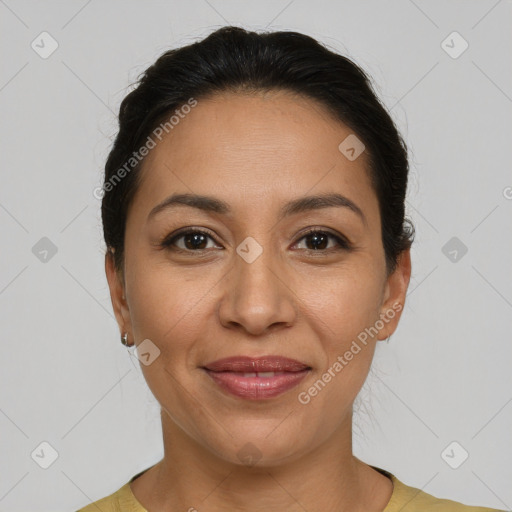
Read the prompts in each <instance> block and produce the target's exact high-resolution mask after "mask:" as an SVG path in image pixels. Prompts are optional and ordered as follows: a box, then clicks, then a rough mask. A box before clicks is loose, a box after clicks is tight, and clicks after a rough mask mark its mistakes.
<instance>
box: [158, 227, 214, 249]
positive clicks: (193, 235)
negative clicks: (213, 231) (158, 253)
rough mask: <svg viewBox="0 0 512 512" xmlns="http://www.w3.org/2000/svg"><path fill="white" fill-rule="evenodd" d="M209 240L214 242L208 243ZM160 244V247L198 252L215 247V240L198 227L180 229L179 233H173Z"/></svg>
mask: <svg viewBox="0 0 512 512" xmlns="http://www.w3.org/2000/svg"><path fill="white" fill-rule="evenodd" d="M209 241H212V242H214V244H213V245H208V243H209ZM161 245H162V247H167V248H177V249H180V250H182V251H190V252H196V251H197V252H198V251H203V250H206V249H211V248H213V247H217V246H216V245H215V240H214V239H213V238H212V236H211V235H210V234H209V233H208V232H206V231H202V230H198V229H194V230H189V231H182V232H181V233H178V234H175V235H173V236H172V237H171V238H167V239H166V240H164V241H163V242H162V244H161Z"/></svg>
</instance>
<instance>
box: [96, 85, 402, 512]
mask: <svg viewBox="0 0 512 512" xmlns="http://www.w3.org/2000/svg"><path fill="white" fill-rule="evenodd" d="M350 133H351V130H350V129H349V128H347V127H346V126H345V125H343V124H341V123H340V122H339V121H336V120H334V119H333V118H332V117H331V116H330V115H329V113H328V112H327V111H326V110H325V109H324V107H323V106H322V105H320V104H318V103H316V102H315V101H313V100H310V99H306V98H303V97H299V96H296V95H293V94H291V93H289V92H284V91H272V92H267V93H251V94H241V93H239V94H235V93H222V94H216V95H215V96H212V97H209V98H208V99H201V98H200V99H198V104H197V106H196V107H194V108H193V109H192V110H191V112H190V113H189V114H187V115H186V116H185V118H184V119H182V120H180V122H179V124H178V125H177V126H175V127H174V129H173V130H172V131H171V132H170V133H169V134H168V135H167V136H166V137H165V138H164V139H163V140H162V142H161V143H159V144H158V145H157V147H156V148H154V149H153V150H151V152H150V154H149V155H148V157H147V158H146V160H145V163H144V168H143V170H142V173H143V174H142V178H143V179H142V183H141V186H140V188H139V189H138V191H137V193H136V195H135V197H134V200H133V202H132V204H131V206H130V208H129V212H128V217H127V223H126V238H125V259H124V271H123V272H116V270H115V268H114V264H113V259H112V258H111V257H110V255H109V254H107V256H106V259H105V269H106V274H107V278H108V283H109V287H110V292H111V298H112V304H113V308H114V312H115V315H116V318H117V321H118V323H119V327H120V330H121V332H128V335H129V340H130V341H131V342H133V341H134V340H135V343H136V344H139V343H140V342H142V341H143V340H145V339H150V340H151V341H152V342H153V343H154V344H155V345H156V346H157V347H158V348H159V350H160V355H159V357H157V358H156V359H155V360H154V361H153V362H152V363H151V364H150V365H148V366H145V365H143V364H141V368H142V371H143V373H144V377H145V379H146V381H147V383H148V386H149V388H150V389H151V391H152V392H153V394H154V396H155V397H156V399H157V400H158V402H159V403H160V405H161V407H162V415H161V416H162V429H163V442H164V457H163V459H162V460H161V461H160V462H159V463H158V464H156V465H155V466H153V467H152V468H151V469H150V470H149V471H147V472H146V473H144V474H143V475H142V476H140V477H139V478H138V479H136V480H135V481H134V482H132V484H131V489H132V491H133V493H134V495H135V497H136V498H137V500H138V501H139V502H140V503H141V504H142V505H143V506H144V507H145V508H147V509H148V510H189V509H190V508H191V507H195V508H196V509H198V510H201V511H209V512H217V511H221V510H222V511H225V510H231V511H239V510H240V511H241V510H244V511H245V512H253V511H254V512H255V511H264V510H265V511H267V510H282V511H301V512H303V511H304V510H308V511H315V510H325V511H334V510H336V511H338V512H345V511H347V512H348V511H351V512H354V511H359V510H360V511H363V510H364V511H382V510H383V509H384V508H385V506H386V504H387V503H388V502H389V499H390V497H391V494H392V483H391V480H389V479H388V478H387V477H385V476H384V475H382V474H380V473H378V472H377V471H375V470H374V469H373V468H371V467H370V466H368V465H367V464H365V463H363V462H362V461H360V460H359V459H357V458H356V457H355V456H354V455H353V454H352V407H353V402H354V400H355V398H356V396H357V394H358V393H359V391H360V389H361V387H362V386H363V384H364V381H365V380H366V377H367V375H368V371H369V368H370V365H371V362H372V358H373V354H374V350H375V345H376V344H377V342H378V340H384V339H386V338H387V337H388V336H390V335H391V334H392V333H393V332H394V331H395V329H396V327H397V325H398V322H399V319H400V312H397V313H396V314H395V316H394V318H393V319H391V320H389V321H388V322H387V323H385V324H384V327H383V328H382V329H381V330H380V331H379V333H378V334H377V335H376V336H375V337H374V338H369V341H368V343H367V345H366V346H364V345H361V347H362V350H361V351H360V352H359V353H358V354H357V355H355V356H354V357H353V359H352V360H351V361H350V362H349V364H347V365H346V366H345V367H344V368H343V370H342V371H341V372H339V373H337V374H336V377H334V378H332V380H331V382H329V383H328V384H327V385H326V386H325V387H324V388H323V389H322V390H321V392H319V393H318V394H317V396H315V397H314V398H312V399H311V401H310V402H309V403H308V404H307V405H304V404H301V403H300V402H299V401H298V394H299V392H301V391H304V390H306V391H307V390H308V388H310V387H311V386H312V384H313V383H314V382H316V381H317V380H318V379H319V378H321V376H322V374H323V373H324V372H325V371H326V370H327V369H328V368H329V367H331V366H332V365H333V363H334V362H335V361H336V360H337V357H338V356H340V355H341V356H342V355H343V354H344V353H345V352H346V351H347V350H348V349H349V348H350V346H351V343H352V341H353V340H355V339H357V336H358V334H359V333H361V332H362V331H364V329H365V328H367V327H369V326H372V325H374V324H375V322H376V321H377V320H379V318H380V317H379V315H380V314H383V313H385V312H386V311H389V310H392V309H393V308H392V305H393V304H397V303H398V304H401V305H402V306H403V305H404V303H405V296H406V291H407V287H408V285H409V279H410V273H411V262H410V253H409V251H406V252H404V253H402V255H401V258H400V261H399V265H398V267H397V269H396V271H395V272H394V273H393V274H391V275H387V273H386V266H385V258H384V249H383V245H382V239H381V219H380V214H379V209H378V202H377V197H376V195H375V193H374V191H373V189H372V188H371V185H370V181H369V178H368V175H367V171H366V166H367V158H366V153H365V152H363V153H362V154H361V156H360V157H358V158H357V159H356V160H354V161H349V160H348V159H347V158H346V157H345V156H344V155H343V154H342V153H341V152H340V151H339V150H338V145H339V144H340V142H341V141H343V140H344V139H345V138H346V137H347V136H348V135H349V134H350ZM332 192H337V193H339V194H343V195H344V196H346V197H348V198H349V199H350V200H352V201H353V202H354V203H355V204H357V205H358V207H359V208H360V209H361V210H362V212H363V213H364V216H365V219H366V223H365V222H363V221H362V219H361V218H360V217H359V216H358V215H356V214H355V213H354V212H353V211H352V210H350V209H349V208H346V207H345V208H343V207H328V208H317V209H315V210H312V211H303V212H299V213H296V214H294V215H290V216H288V217H285V218H283V219H281V220H279V218H278V214H279V210H280V208H281V207H282V206H283V205H284V204H285V203H287V202H288V201H290V200H294V199H297V198H300V197H304V196H309V195H317V194H324V193H332ZM175 193H190V194H200V195H208V196H214V197H215V198H218V199H221V200H223V201H225V202H226V203H228V205H229V206H230V208H231V213H229V214H221V213H215V212H206V211H202V210H200V209H197V208H193V207H190V206H174V207H172V208H169V209H167V210H163V211H161V212H160V213H158V214H157V215H155V216H154V217H152V218H151V219H150V220H148V214H149V212H150V211H151V210H152V208H153V207H155V205H157V204H159V203H160V202H161V201H163V200H164V199H165V198H167V197H168V196H170V195H171V194H175ZM183 227H194V228H202V229H206V230H209V231H210V232H211V234H212V238H211V239H210V238H206V239H205V240H204V244H203V245H201V243H200V242H199V247H200V248H202V249H203V250H198V249H196V248H195V247H197V245H194V244H193V241H192V243H191V242H190V241H189V242H186V239H185V238H183V237H181V238H180V239H178V240H176V242H175V244H176V245H177V246H178V248H179V247H181V249H182V251H181V252H179V250H178V248H175V249H174V250H173V248H172V246H170V247H167V248H162V247H161V246H159V243H160V242H161V241H162V240H163V239H164V238H166V237H168V235H170V234H171V233H174V232H176V231H177V230H178V229H180V228H183ZM309 227H314V228H318V230H319V231H320V230H322V231H327V232H329V233H334V235H341V236H343V237H346V238H347V239H348V240H349V241H350V242H351V243H352V245H353V249H352V250H345V249H343V248H339V247H338V244H337V242H336V239H333V238H331V237H328V238H327V239H323V240H322V243H324V245H322V244H320V249H317V250H316V251H315V250H313V248H314V247H315V242H314V240H312V238H311V236H308V237H306V238H304V231H305V230H306V229H307V228H309ZM248 236H251V237H253V238H254V239H255V240H256V241H257V242H258V243H259V244H260V246H261V247H262V249H263V252H262V254H261V255H260V256H259V257H258V258H257V259H256V260H255V261H254V262H252V263H247V262H246V261H245V260H244V259H243V258H241V257H240V256H239V255H238V254H237V252H236V248H237V247H238V246H239V245H240V244H241V243H242V242H243V241H244V240H245V239H246V238H247V237H248ZM308 249H309V250H308ZM267 354H271V355H283V356H286V357H290V358H293V359H297V360H299V361H302V362H305V363H306V364H308V365H309V366H311V367H312V370H311V371H310V373H309V374H308V375H307V376H306V378H305V379H304V380H303V381H302V382H301V383H300V385H299V386H298V387H296V388H294V389H291V390H289V391H287V392H286V393H284V394H282V395H280V396H278V397H274V398H272V399H267V400H261V401H249V400H244V399H242V398H238V397H234V396H232V395H229V394H227V393H226V392H224V391H222V390H221V389H220V388H219V387H217V385H216V384H214V383H213V381H212V380H211V378H210V377H209V376H208V375H207V374H206V373H205V372H204V370H202V369H201V366H203V365H205V364H206V363H208V362H212V361H215V360H217V359H220V358H224V357H229V356H234V355H249V356H255V357H257V356H262V355H267ZM247 443H252V445H254V447H255V450H257V454H258V457H259V460H258V461H257V463H256V464H255V465H254V464H250V463H249V464H247V463H244V462H243V461H242V460H241V459H240V458H239V457H238V453H239V451H240V450H241V449H242V447H244V445H246V444H247Z"/></svg>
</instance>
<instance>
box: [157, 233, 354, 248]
mask: <svg viewBox="0 0 512 512" xmlns="http://www.w3.org/2000/svg"><path fill="white" fill-rule="evenodd" d="M194 234H201V235H204V236H206V237H209V238H211V239H212V240H213V241H214V242H215V243H216V244H217V241H216V240H215V238H214V237H213V235H212V234H211V233H210V232H209V231H205V230H204V229H199V228H195V229H186V230H184V231H180V232H178V233H176V234H173V235H171V236H169V237H166V238H165V239H164V240H163V241H162V242H161V243H160V244H159V245H160V247H162V248H164V249H170V250H174V251H178V252H185V253H193V252H196V253H200V252H202V251H207V250H208V249H196V250H192V249H182V248H181V247H175V246H174V244H175V242H176V241H177V240H179V239H180V238H183V237H184V236H187V235H194ZM313 234H316V235H327V236H328V237H330V238H332V239H334V240H335V241H336V242H337V244H338V247H334V248H333V247H331V248H329V249H304V250H305V251H306V252H309V253H322V252H324V253H325V252H327V253H330V252H331V251H333V250H335V251H350V250H351V249H352V244H351V243H350V242H349V241H348V240H346V239H345V238H344V237H341V236H339V235H335V234H334V233H331V232H330V231H326V230H324V229H320V228H310V229H308V230H307V231H306V232H305V233H303V234H302V236H301V237H300V238H299V239H298V240H297V242H295V244H294V245H296V244H297V243H299V242H300V241H302V240H303V239H304V238H307V237H308V236H311V235H313ZM218 245H220V244H218ZM173 246H174V247H173Z"/></svg>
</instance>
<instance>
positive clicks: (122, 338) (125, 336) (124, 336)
mask: <svg viewBox="0 0 512 512" xmlns="http://www.w3.org/2000/svg"><path fill="white" fill-rule="evenodd" d="M121 343H122V344H123V345H124V346H125V347H129V346H130V345H129V344H128V333H127V332H125V333H124V334H123V335H122V336H121Z"/></svg>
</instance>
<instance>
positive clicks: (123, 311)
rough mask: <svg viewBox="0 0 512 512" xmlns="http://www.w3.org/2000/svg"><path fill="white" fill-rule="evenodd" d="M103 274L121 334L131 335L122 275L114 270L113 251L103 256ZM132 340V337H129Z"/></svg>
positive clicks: (108, 251)
mask: <svg viewBox="0 0 512 512" xmlns="http://www.w3.org/2000/svg"><path fill="white" fill-rule="evenodd" d="M105 274H106V275H107V281H108V286H109V288H110V299H111V300H112V308H113V309H114V314H115V316H116V320H117V324H118V325H119V330H120V331H121V333H125V332H128V334H131V319H130V310H129V308H128V303H127V302H126V296H125V284H124V276H123V273H122V272H121V271H119V270H117V269H116V268H115V264H114V253H113V250H107V252H106V254H105ZM131 337H132V338H133V336H131Z"/></svg>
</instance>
